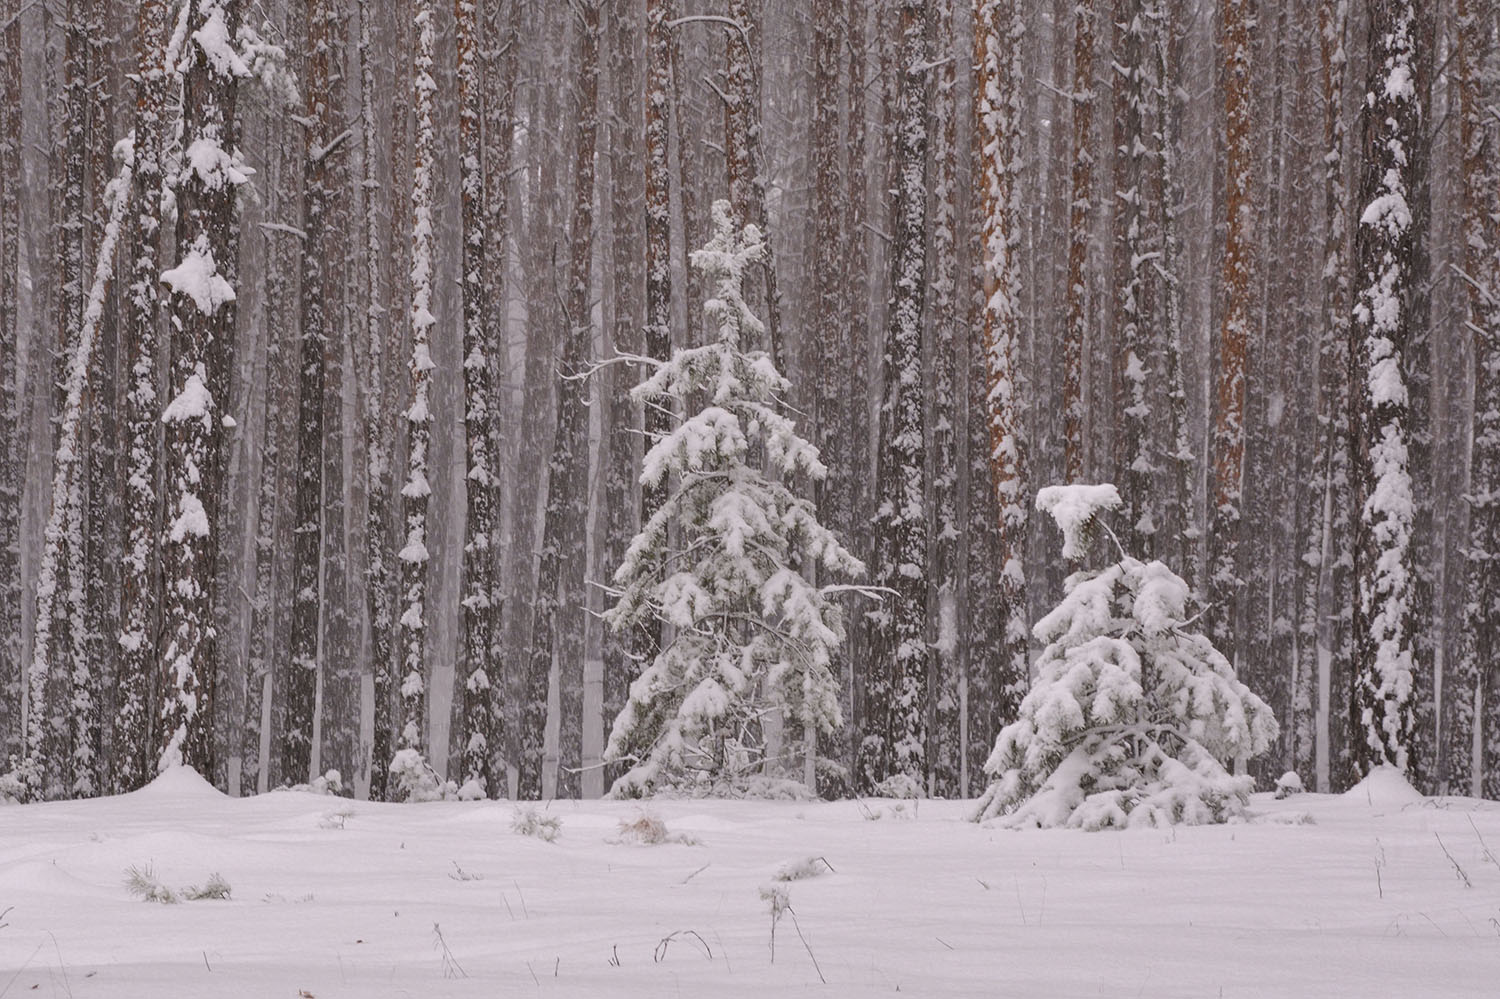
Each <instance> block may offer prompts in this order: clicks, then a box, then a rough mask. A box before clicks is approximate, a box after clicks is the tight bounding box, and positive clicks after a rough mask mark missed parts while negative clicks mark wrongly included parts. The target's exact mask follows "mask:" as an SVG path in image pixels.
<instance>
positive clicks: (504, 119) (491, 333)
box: [480, 3, 522, 795]
mask: <svg viewBox="0 0 1500 999" xmlns="http://www.w3.org/2000/svg"><path fill="white" fill-rule="evenodd" d="M502 14H503V15H504V16H502ZM521 17H522V12H521V10H520V9H519V7H518V6H517V5H512V4H498V3H487V4H483V5H481V7H480V19H481V22H482V25H481V29H480V30H481V35H482V37H483V44H484V55H483V60H484V66H483V85H484V97H483V102H482V103H483V108H484V116H485V122H486V124H485V127H484V128H483V129H482V132H483V133H484V154H483V160H484V164H485V169H484V177H483V184H484V211H485V216H486V219H487V221H486V223H485V227H484V237H485V260H486V261H487V262H488V263H487V265H486V267H485V269H484V273H483V274H482V275H481V280H482V282H483V285H484V299H485V302H486V304H487V308H486V309H485V314H484V339H485V342H486V343H487V344H488V345H489V350H490V358H489V359H490V371H491V377H492V379H494V380H495V382H496V384H499V383H500V382H502V381H503V380H504V377H505V373H506V372H508V371H509V370H510V353H509V349H508V346H507V344H506V330H507V327H506V321H505V320H506V312H507V309H508V302H507V294H508V291H509V288H508V286H507V284H506V280H507V276H508V274H509V243H510V233H511V229H512V228H513V219H512V216H513V215H514V216H516V217H519V214H520V213H519V202H516V203H515V204H514V205H513V202H512V198H511V187H512V184H513V183H514V181H513V178H512V177H511V162H512V160H513V158H514V154H513V152H512V149H513V147H514V145H515V139H516V118H517V115H516V110H515V106H516V73H517V70H518V66H519V62H520V56H519V54H518V53H517V51H516V50H517V49H518V48H519V47H520V45H519V42H520V39H521V37H522V36H521ZM506 394H508V393H501V394H500V395H499V396H497V399H496V402H495V405H497V406H498V405H499V402H500V399H502V398H504V396H505V395H506ZM503 415H504V411H503V410H500V411H497V412H496V413H495V414H494V419H495V421H496V425H497V428H498V423H499V420H500V419H501V418H502V417H503ZM509 453H511V452H510V449H509V446H508V445H507V444H506V443H505V439H504V435H503V434H501V433H500V432H499V430H498V429H497V430H496V433H495V435H494V437H493V438H492V443H491V446H490V454H491V457H492V460H493V461H495V462H496V463H497V471H496V474H497V475H498V474H499V468H498V466H500V465H501V463H503V461H504V456H505V455H506V454H509ZM492 530H493V534H492V536H491V539H490V541H491V544H490V547H491V549H492V551H491V558H492V559H493V561H494V562H495V566H496V571H497V572H498V571H499V568H500V567H501V565H503V564H504V560H503V557H502V556H503V552H502V551H501V542H502V541H503V537H504V535H503V530H502V518H501V506H500V505H497V506H496V510H495V520H494V526H493V529H492ZM501 582H502V580H501V578H500V577H498V576H497V578H496V580H495V582H494V589H493V590H492V592H491V598H492V600H494V601H495V606H493V607H492V608H491V616H492V619H493V620H492V624H491V628H492V632H491V636H490V646H491V649H492V653H491V659H492V663H493V665H492V666H491V667H490V670H491V672H490V675H489V680H490V684H491V690H492V696H491V699H490V710H491V712H492V716H491V721H490V728H489V731H490V767H491V772H492V773H493V775H494V780H495V784H494V786H493V793H495V794H497V795H498V794H504V793H508V791H509V787H508V783H507V781H506V779H505V778H506V773H505V770H504V769H503V763H502V761H503V760H504V756H505V736H504V724H505V718H506V706H505V705H504V704H503V703H502V702H503V700H504V696H503V695H504V694H505V692H506V690H507V688H506V686H505V684H504V680H505V671H504V670H503V669H502V667H501V665H500V664H501V663H502V662H503V661H504V653H505V646H504V637H505V631H504V627H503V626H504V614H503V610H504V600H503V596H502V590H501V589H500V586H501Z"/></svg>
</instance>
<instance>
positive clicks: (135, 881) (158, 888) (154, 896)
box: [125, 864, 181, 905]
mask: <svg viewBox="0 0 1500 999" xmlns="http://www.w3.org/2000/svg"><path fill="white" fill-rule="evenodd" d="M125 890H126V891H128V892H130V894H132V895H134V896H135V897H136V898H138V899H140V900H141V901H142V902H158V903H160V904H162V905H175V904H176V903H177V902H179V901H181V899H179V898H178V897H177V893H176V892H175V891H173V890H172V889H170V888H168V887H167V886H166V885H165V884H163V883H162V881H161V879H160V878H158V877H157V876H156V872H155V871H153V870H152V869H151V865H150V864H146V865H145V866H143V867H137V866H135V865H133V864H132V865H131V866H130V867H127V868H126V869H125Z"/></svg>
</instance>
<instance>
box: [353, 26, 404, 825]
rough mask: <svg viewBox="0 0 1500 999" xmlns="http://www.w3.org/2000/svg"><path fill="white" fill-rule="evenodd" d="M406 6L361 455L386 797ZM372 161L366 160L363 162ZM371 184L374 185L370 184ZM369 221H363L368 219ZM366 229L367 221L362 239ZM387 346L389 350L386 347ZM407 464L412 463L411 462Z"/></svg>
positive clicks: (397, 40)
mask: <svg viewBox="0 0 1500 999" xmlns="http://www.w3.org/2000/svg"><path fill="white" fill-rule="evenodd" d="M406 14H407V7H406V6H405V5H401V6H399V7H398V8H397V9H396V10H395V12H394V16H393V19H392V20H393V22H394V23H393V24H392V29H393V31H392V34H393V44H392V45H391V46H390V52H391V59H390V64H389V65H390V75H391V77H392V85H391V119H390V135H389V163H390V175H391V177H392V183H391V193H390V194H389V195H388V196H387V198H386V199H385V202H386V204H387V205H388V206H389V208H388V211H389V213H390V219H389V226H390V228H389V232H390V244H389V245H390V249H389V251H388V252H387V253H386V254H385V257H386V258H388V260H389V265H388V266H389V271H388V272H386V273H387V278H386V280H385V281H384V282H383V284H384V286H385V296H384V297H385V300H386V301H387V302H390V303H392V307H391V308H383V309H382V310H381V315H380V316H379V317H378V318H374V317H372V318H370V319H369V320H368V322H369V327H368V330H367V337H368V342H367V344H366V348H365V357H366V365H367V368H368V370H367V372H366V377H367V379H368V381H367V382H366V386H365V392H366V403H365V405H366V413H365V420H366V423H365V439H366V445H365V459H366V464H367V466H368V467H367V468H366V470H365V471H366V481H367V485H366V492H365V496H366V503H367V506H366V511H365V559H366V562H367V566H368V574H369V578H368V580H367V582H366V608H367V610H366V613H367V614H368V615H369V622H368V624H369V628H370V658H371V664H370V672H371V678H370V679H371V687H372V692H373V695H374V702H375V703H374V711H373V715H374V718H373V726H372V732H371V740H370V798H371V799H372V800H374V801H385V800H387V799H388V798H389V797H390V770H389V766H390V762H391V758H392V755H393V752H394V751H393V749H392V739H393V737H394V736H395V735H396V700H397V692H398V686H399V685H398V684H397V683H396V675H395V669H396V666H395V662H396V653H397V650H398V648H399V649H402V650H403V651H404V643H402V642H401V641H400V638H401V633H399V632H398V620H397V618H398V614H397V612H398V610H399V609H400V608H399V607H398V604H399V601H398V599H397V593H396V588H397V587H398V586H402V585H404V584H405V578H404V572H403V569H402V563H401V559H400V558H399V552H400V550H401V547H402V545H403V544H404V542H402V541H400V540H398V538H399V537H401V536H404V534H405V529H404V527H402V528H401V529H400V530H399V531H398V530H396V529H395V527H394V522H395V520H396V519H397V518H398V517H404V515H405V510H404V509H401V508H400V507H399V506H398V503H399V504H401V505H402V506H404V501H398V500H397V499H396V498H395V497H393V496H392V495H391V490H390V488H389V486H388V483H390V481H391V478H392V474H393V473H394V471H395V468H396V462H397V460H398V454H397V451H396V447H397V440H396V427H395V426H393V425H392V422H391V411H392V410H393V409H395V408H396V400H397V399H398V398H399V397H400V396H399V395H398V393H399V391H400V388H401V387H400V386H399V385H398V384H396V378H395V377H394V375H395V372H396V370H397V369H396V367H395V365H396V364H398V363H399V362H400V358H399V357H398V356H394V355H395V348H396V345H397V344H399V343H400V342H401V339H402V336H401V331H402V329H403V327H404V326H405V325H406V322H405V318H404V317H403V316H402V315H401V312H402V311H404V310H398V309H397V308H395V305H394V303H398V302H403V301H406V298H405V296H406V295H407V294H409V292H408V291H407V288H408V282H409V280H410V276H411V268H410V266H409V265H408V264H406V260H407V259H408V257H409V254H410V247H411V239H410V238H409V233H410V231H411V229H410V221H409V220H408V218H407V207H408V206H409V205H410V203H411V201H410V198H408V197H407V192H406V190H405V188H404V185H405V184H406V183H407V182H408V180H409V178H410V176H411V174H410V172H409V171H410V162H409V160H408V159H407V154H408V150H409V139H410V127H409V126H410V117H411V97H412V88H411V75H412V65H411V62H410V60H408V59H407V58H406V52H407V46H408V44H409V40H410V37H411V30H412V28H411V20H410V19H409V18H408V17H407V16H406ZM374 21H375V12H374V10H373V9H372V5H371V4H370V2H369V0H363V6H362V7H361V8H360V46H359V48H360V79H361V88H362V91H363V92H364V93H366V94H371V95H372V96H373V84H374V80H375V78H376V75H377V74H376V72H375V58H376V56H375V52H376V47H375V42H374V38H373V37H372V36H373V34H374V29H375V23H374ZM361 116H362V119H363V120H362V126H361V127H362V128H363V129H364V130H365V131H366V132H367V136H366V138H365V140H364V141H365V148H366V154H365V155H366V162H367V164H368V163H373V162H374V158H375V138H374V131H375V127H376V125H375V120H374V119H375V108H374V107H373V105H371V106H369V107H368V108H365V107H364V106H362V107H361ZM366 169H367V170H368V169H370V167H368V166H367V167H366ZM369 190H373V189H369ZM368 226H369V223H368V222H367V227H368ZM370 239H371V235H370V232H369V229H368V228H367V232H366V240H367V241H368V240H370ZM387 347H390V348H392V350H391V352H390V353H387V351H386V348H387ZM408 471H409V469H408Z"/></svg>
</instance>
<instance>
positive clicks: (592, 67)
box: [523, 0, 600, 797]
mask: <svg viewBox="0 0 1500 999" xmlns="http://www.w3.org/2000/svg"><path fill="white" fill-rule="evenodd" d="M599 6H600V5H599V3H598V0H583V3H582V4H581V6H580V8H579V34H578V39H577V41H578V47H579V52H578V75H577V77H576V84H575V86H576V89H575V92H574V112H573V116H574V117H573V120H574V122H575V123H576V128H577V136H578V137H577V140H576V141H577V146H576V147H575V148H574V156H575V167H574V171H573V176H574V184H575V187H574V190H573V222H572V233H571V242H572V246H571V252H570V254H569V269H568V275H569V277H568V289H567V311H566V313H565V316H564V318H565V321H566V323H567V327H568V328H567V332H566V335H565V338H564V340H563V354H562V364H561V375H562V383H561V384H560V385H559V386H558V390H557V436H556V438H555V440H554V442H553V448H552V460H551V462H550V463H549V464H548V467H547V509H546V514H545V516H544V520H543V525H542V551H541V563H540V566H539V569H538V573H537V593H536V604H535V611H534V614H535V616H534V618H533V624H532V649H531V662H530V666H529V669H530V677H531V683H532V684H533V685H534V684H535V683H536V682H537V678H538V677H540V676H546V675H547V674H548V673H549V672H550V671H551V669H552V667H553V665H554V663H555V664H556V666H557V670H558V703H559V715H560V717H559V724H558V733H559V734H558V761H557V763H558V767H557V796H558V797H576V796H577V794H578V786H579V784H578V768H579V767H580V766H581V764H582V743H581V740H582V733H583V654H584V641H583V638H584V634H585V628H586V626H587V620H586V618H587V614H588V593H587V582H586V579H585V575H586V569H587V560H586V558H585V551H584V548H585V544H586V543H587V536H586V533H585V529H586V525H587V519H588V465H589V455H588V439H589V431H588V409H587V402H586V400H585V397H584V384H583V382H582V381H581V377H580V376H581V375H582V374H583V368H584V366H585V364H586V363H587V361H588V357H589V352H590V350H591V348H592V345H593V318H592V311H593V310H592V308H591V307H590V306H591V299H590V294H589V293H590V290H591V288H592V284H593V266H592V265H593V253H594V249H593V230H594V151H595V145H596V139H597V136H598V129H599V104H598V101H599ZM523 735H525V736H527V737H529V738H534V739H537V740H538V741H539V740H540V735H541V733H523Z"/></svg>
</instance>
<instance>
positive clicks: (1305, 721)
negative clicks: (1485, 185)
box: [1291, 0, 1353, 792]
mask: <svg viewBox="0 0 1500 999" xmlns="http://www.w3.org/2000/svg"><path fill="white" fill-rule="evenodd" d="M1348 19H1349V4H1348V0H1322V2H1321V3H1320V4H1319V6H1318V27H1319V38H1320V54H1321V67H1322V82H1323V93H1322V98H1323V213H1324V226H1325V228H1324V239H1323V281H1322V324H1321V325H1322V328H1321V330H1320V331H1319V336H1318V435H1317V449H1318V457H1317V458H1316V463H1315V466H1314V467H1315V481H1316V483H1317V488H1314V489H1310V490H1308V491H1307V492H1306V493H1305V494H1304V495H1305V499H1304V504H1305V508H1304V510H1303V511H1302V513H1301V515H1300V517H1299V520H1300V522H1301V523H1302V525H1303V527H1304V530H1303V535H1302V549H1303V553H1304V554H1303V560H1304V562H1305V563H1306V564H1307V565H1308V566H1309V567H1313V566H1315V567H1316V568H1317V571H1316V572H1312V571H1307V572H1304V573H1303V583H1302V595H1301V599H1300V604H1301V611H1300V625H1299V636H1300V639H1299V649H1301V651H1302V654H1301V655H1300V656H1299V658H1298V663H1297V685H1296V690H1295V691H1294V695H1293V698H1294V699H1293V710H1294V719H1293V726H1292V732H1291V737H1292V766H1293V768H1294V769H1296V770H1297V772H1298V773H1301V774H1305V775H1309V776H1311V775H1314V774H1316V775H1317V784H1316V786H1317V788H1318V790H1319V791H1324V792H1327V791H1329V790H1332V787H1331V786H1330V778H1332V777H1334V776H1335V775H1337V779H1336V780H1335V781H1333V783H1335V784H1336V783H1337V780H1342V778H1343V774H1344V770H1345V766H1344V764H1343V763H1342V761H1340V760H1339V759H1338V757H1339V756H1340V753H1339V752H1338V750H1337V749H1335V747H1334V739H1335V737H1336V736H1337V734H1338V733H1339V732H1340V730H1341V729H1342V727H1343V726H1342V724H1341V722H1340V720H1341V719H1342V718H1343V717H1345V715H1346V714H1347V711H1346V708H1345V703H1346V694H1347V692H1346V690H1345V688H1344V685H1343V684H1342V683H1340V682H1338V681H1337V679H1334V680H1333V681H1332V682H1331V683H1330V684H1329V685H1327V686H1326V687H1325V686H1324V677H1333V678H1339V677H1345V676H1347V675H1348V671H1349V662H1350V650H1349V646H1348V635H1349V630H1348V629H1349V607H1350V605H1351V602H1352V592H1351V591H1350V588H1349V582H1350V580H1349V568H1350V563H1351V560H1352V558H1351V555H1350V552H1349V545H1350V543H1351V542H1352V540H1353V536H1352V534H1351V533H1350V527H1351V525H1350V521H1349V517H1350V513H1351V512H1352V505H1351V504H1352V499H1351V496H1350V481H1349V458H1350V452H1349V447H1350V434H1349V426H1348V423H1347V420H1348V415H1349V361H1350V356H1349V306H1350V299H1349V269H1348V266H1347V262H1348V251H1347V243H1348V229H1347V226H1346V225H1345V220H1346V219H1347V217H1348V213H1349V193H1348V188H1347V185H1346V184H1345V180H1344V163H1345V160H1344V113H1343V104H1344V74H1345V71H1346V65H1347V59H1346V56H1345V51H1344V44H1345V41H1344V40H1345V37H1346V34H1347V25H1348ZM1319 709H1321V710H1319ZM1320 717H1321V718H1322V719H1323V721H1322V722H1321V723H1320V722H1319V721H1318V719H1319V718H1320ZM1339 741H1340V742H1342V740H1341V739H1340V740H1339ZM1320 745H1321V746H1322V751H1321V752H1320V751H1319V746H1320Z"/></svg>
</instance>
